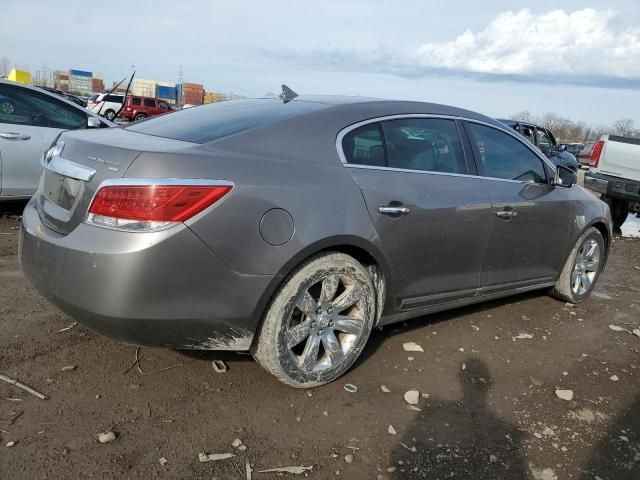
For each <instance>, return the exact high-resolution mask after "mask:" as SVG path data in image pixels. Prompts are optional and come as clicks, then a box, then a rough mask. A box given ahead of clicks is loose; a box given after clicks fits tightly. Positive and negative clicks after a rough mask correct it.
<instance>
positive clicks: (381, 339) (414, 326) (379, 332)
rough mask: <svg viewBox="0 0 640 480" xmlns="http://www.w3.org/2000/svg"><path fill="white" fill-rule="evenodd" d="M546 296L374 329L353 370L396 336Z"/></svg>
mask: <svg viewBox="0 0 640 480" xmlns="http://www.w3.org/2000/svg"><path fill="white" fill-rule="evenodd" d="M544 295H546V293H545V290H540V291H534V292H527V293H522V294H519V295H513V296H509V297H506V298H500V299H497V300H492V301H487V302H482V303H477V304H474V305H468V306H466V307H459V308H454V309H452V310H445V311H443V312H438V313H432V314H429V315H423V316H421V317H416V318H412V319H410V320H406V321H403V322H398V323H393V324H390V325H386V326H384V327H382V328H377V329H374V331H373V332H371V336H370V337H369V341H368V342H367V344H366V346H365V348H364V350H363V352H362V354H361V355H360V357H359V358H358V360H357V361H356V364H355V365H354V366H353V367H352V370H355V369H357V368H358V367H359V366H360V365H361V364H363V363H364V362H366V361H367V360H368V359H369V357H371V356H373V355H374V354H375V353H376V351H377V350H378V349H379V348H381V347H382V346H383V345H384V343H385V342H386V341H387V339H389V338H392V337H394V336H396V335H402V334H405V333H407V332H411V331H414V330H418V329H420V328H424V327H426V326H428V325H437V324H439V323H442V322H447V321H449V320H453V319H454V318H458V317H463V316H467V315H472V314H474V313H478V312H483V311H485V310H492V309H495V308H499V307H502V306H504V305H509V304H513V303H517V302H525V301H527V300H530V299H533V298H538V297H541V296H544Z"/></svg>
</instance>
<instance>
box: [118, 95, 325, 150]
mask: <svg viewBox="0 0 640 480" xmlns="http://www.w3.org/2000/svg"><path fill="white" fill-rule="evenodd" d="M328 106H329V105H326V104H323V103H313V102H305V101H293V102H289V103H283V102H282V101H281V100H276V99H251V100H248V99H247V100H230V101H226V102H218V103H210V104H207V105H202V106H199V107H194V108H189V109H186V110H180V111H178V112H175V113H172V114H171V115H163V116H158V117H155V118H151V119H149V120H146V121H144V122H141V123H135V124H133V125H130V126H127V127H124V128H126V129H128V130H132V131H134V132H139V133H145V134H147V135H155V136H158V137H166V138H173V139H175V140H182V141H185V142H193V143H206V142H211V141H213V140H217V139H219V138H222V137H226V136H229V135H233V134H235V133H240V132H244V131H246V130H250V129H252V128H257V127H264V126H266V125H270V124H272V123H276V122H279V121H282V120H286V119H288V118H291V117H294V116H297V115H303V114H305V113H309V112H314V111H317V110H321V109H323V108H327V107H328Z"/></svg>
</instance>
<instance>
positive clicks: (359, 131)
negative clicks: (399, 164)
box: [342, 123, 386, 167]
mask: <svg viewBox="0 0 640 480" xmlns="http://www.w3.org/2000/svg"><path fill="white" fill-rule="evenodd" d="M342 151H343V152H344V155H345V157H346V159H347V162H348V163H354V164H356V165H371V166H374V167H384V166H386V160H385V154H384V144H383V141H382V133H381V131H380V124H379V123H370V124H368V125H364V126H362V127H359V128H356V129H355V130H351V131H350V132H349V133H347V134H346V135H345V136H344V138H343V139H342Z"/></svg>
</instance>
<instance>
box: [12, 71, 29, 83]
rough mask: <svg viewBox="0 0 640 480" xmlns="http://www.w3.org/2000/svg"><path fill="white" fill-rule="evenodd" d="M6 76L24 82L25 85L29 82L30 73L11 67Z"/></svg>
mask: <svg viewBox="0 0 640 480" xmlns="http://www.w3.org/2000/svg"><path fill="white" fill-rule="evenodd" d="M7 78H8V79H9V80H12V81H14V82H18V83H24V84H27V85H28V84H30V83H31V74H30V73H29V72H26V71H24V70H19V69H17V68H13V69H12V70H11V72H9V76H8V77H7Z"/></svg>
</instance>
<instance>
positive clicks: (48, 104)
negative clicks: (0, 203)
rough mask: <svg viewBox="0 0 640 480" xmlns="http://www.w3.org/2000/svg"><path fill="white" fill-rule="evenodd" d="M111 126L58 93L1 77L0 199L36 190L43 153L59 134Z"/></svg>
mask: <svg viewBox="0 0 640 480" xmlns="http://www.w3.org/2000/svg"><path fill="white" fill-rule="evenodd" d="M112 126H114V124H113V123H111V122H109V121H108V120H105V119H104V118H100V117H98V116H97V115H96V114H95V113H93V112H89V111H87V110H86V109H85V108H83V107H81V106H79V105H76V104H75V103H73V102H70V101H69V100H66V99H64V98H62V97H60V96H58V95H55V94H52V93H49V92H46V91H44V90H42V89H40V88H37V87H31V86H28V85H24V84H22V83H16V82H11V81H9V80H0V200H17V199H23V198H25V199H26V198H30V197H31V196H32V195H33V194H34V193H35V192H36V190H37V188H38V182H39V180H40V173H41V171H42V158H43V154H44V152H46V151H47V149H49V148H50V147H51V145H52V144H53V143H55V140H56V139H57V138H58V136H59V135H60V133H62V132H64V131H65V130H79V129H84V128H101V127H112Z"/></svg>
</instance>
